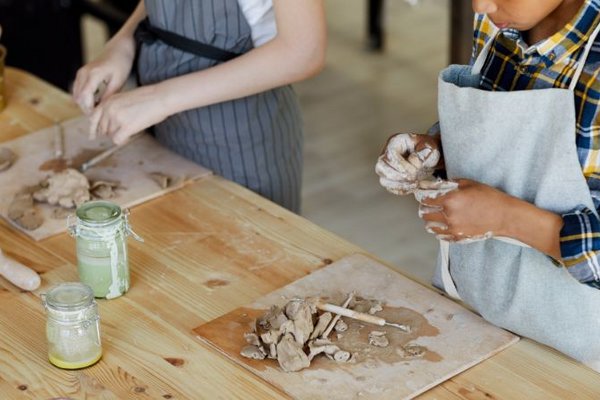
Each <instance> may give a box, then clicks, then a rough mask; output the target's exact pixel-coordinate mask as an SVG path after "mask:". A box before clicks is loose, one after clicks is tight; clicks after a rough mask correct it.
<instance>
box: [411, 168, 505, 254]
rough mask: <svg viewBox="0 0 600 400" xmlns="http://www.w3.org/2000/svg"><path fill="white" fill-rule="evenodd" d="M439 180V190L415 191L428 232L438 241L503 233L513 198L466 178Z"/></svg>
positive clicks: (462, 240)
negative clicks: (451, 180)
mask: <svg viewBox="0 0 600 400" xmlns="http://www.w3.org/2000/svg"><path fill="white" fill-rule="evenodd" d="M440 182H442V188H441V190H440V188H439V187H438V188H437V189H436V188H433V187H432V188H429V189H424V190H421V191H419V192H417V193H416V194H415V195H416V196H415V197H417V200H419V203H420V207H419V216H420V217H421V218H422V219H423V220H424V221H425V228H426V229H427V231H428V232H430V233H432V234H434V235H436V237H437V238H438V239H440V240H447V241H451V242H461V243H468V242H473V241H477V240H485V239H489V238H491V237H492V236H502V235H504V234H505V232H506V229H507V223H508V222H509V221H508V220H509V218H508V216H507V215H508V213H507V211H508V209H509V208H510V203H511V199H514V198H513V197H511V196H509V195H508V194H506V193H504V192H501V191H500V190H498V189H495V188H493V187H491V186H488V185H485V184H482V183H479V182H475V181H472V180H469V179H459V180H457V181H456V182H449V181H440ZM438 185H439V184H438ZM452 185H454V188H452V187H451V186H452Z"/></svg>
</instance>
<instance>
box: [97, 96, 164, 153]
mask: <svg viewBox="0 0 600 400" xmlns="http://www.w3.org/2000/svg"><path fill="white" fill-rule="evenodd" d="M164 98H165V96H163V94H162V93H161V92H160V89H159V88H158V85H148V86H142V87H139V88H136V89H133V90H131V91H128V92H124V93H117V94H115V95H113V96H111V97H109V98H108V99H106V100H104V101H102V102H101V103H100V104H99V105H98V106H97V107H96V108H95V109H94V112H93V113H92V115H91V117H90V137H91V138H92V139H93V138H95V137H96V135H107V136H109V137H110V138H111V139H112V140H113V142H114V143H115V144H117V145H118V144H123V143H125V142H126V141H127V139H129V137H130V136H132V135H134V134H136V133H138V132H140V131H142V130H144V129H146V128H148V127H150V126H152V125H155V124H157V123H159V122H161V121H163V120H164V119H165V118H167V117H168V116H169V113H168V112H167V111H166V110H167V107H166V106H165V104H164Z"/></svg>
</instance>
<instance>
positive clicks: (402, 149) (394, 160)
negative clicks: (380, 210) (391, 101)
mask: <svg viewBox="0 0 600 400" xmlns="http://www.w3.org/2000/svg"><path fill="white" fill-rule="evenodd" d="M440 158H441V157H440V145H439V136H438V137H434V136H428V135H415V134H410V133H398V134H396V135H394V136H392V137H390V138H389V139H388V141H387V143H386V145H385V147H384V149H383V152H382V154H381V155H380V156H379V158H378V159H377V164H376V165H375V172H377V175H379V177H380V179H379V183H380V184H381V185H382V186H383V187H385V188H386V189H387V190H388V191H390V192H391V193H394V194H398V195H404V194H409V193H413V192H414V191H415V190H416V189H417V187H418V184H419V181H420V180H422V179H426V178H430V177H431V174H432V173H433V170H434V169H435V168H436V166H437V165H438V163H439V162H440Z"/></svg>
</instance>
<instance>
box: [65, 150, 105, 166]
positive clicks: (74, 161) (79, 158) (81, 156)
mask: <svg viewBox="0 0 600 400" xmlns="http://www.w3.org/2000/svg"><path fill="white" fill-rule="evenodd" d="M103 151H104V149H83V150H81V151H80V152H79V153H78V154H76V155H75V156H74V157H71V159H70V165H71V167H72V168H75V169H79V167H81V165H82V164H83V163H84V162H86V161H88V160H90V159H92V158H94V157H96V156H97V155H98V154H100V153H102V152H103ZM100 164H102V163H100ZM100 164H98V165H100Z"/></svg>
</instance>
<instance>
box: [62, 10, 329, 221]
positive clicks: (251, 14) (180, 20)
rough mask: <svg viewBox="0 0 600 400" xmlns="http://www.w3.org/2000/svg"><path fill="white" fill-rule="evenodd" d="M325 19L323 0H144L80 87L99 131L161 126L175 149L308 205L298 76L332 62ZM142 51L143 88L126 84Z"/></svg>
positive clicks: (80, 98) (114, 133) (125, 133)
mask: <svg viewBox="0 0 600 400" xmlns="http://www.w3.org/2000/svg"><path fill="white" fill-rule="evenodd" d="M324 19H325V17H324V11H323V4H322V0H303V1H297V2H296V1H293V2H290V1H285V0H145V1H141V2H140V4H139V5H138V7H137V8H136V10H135V11H134V13H133V14H132V15H131V17H130V18H129V19H128V21H127V22H126V23H125V25H124V26H123V28H122V29H121V30H120V31H119V32H118V33H117V34H116V35H115V36H114V37H113V38H112V39H111V40H110V41H109V43H108V44H107V46H106V48H105V50H104V52H103V53H102V54H101V55H100V57H99V58H98V59H96V60H94V61H93V62H91V63H89V64H87V65H85V66H84V67H82V68H81V69H80V70H79V71H78V73H77V78H76V80H75V83H74V87H73V96H74V99H75V100H76V102H77V103H78V104H79V105H80V107H81V108H82V109H83V110H84V111H85V112H86V113H88V114H90V121H91V129H90V130H91V134H92V136H94V135H96V134H100V135H108V136H110V137H111V138H112V139H113V141H114V142H115V143H117V144H118V143H123V142H125V141H127V139H128V138H129V137H130V136H131V135H133V134H134V133H136V132H139V131H141V130H143V129H146V128H149V127H153V132H154V134H155V135H156V138H157V139H158V141H159V142H160V143H162V144H163V145H165V146H166V147H168V148H170V149H171V150H173V151H175V152H177V153H179V154H181V155H183V156H184V157H186V158H188V159H191V160H193V161H195V162H197V163H199V164H201V165H203V166H206V167H208V168H210V169H212V170H213V171H215V172H216V173H218V174H220V175H222V176H224V177H225V178H228V179H231V180H233V181H235V182H238V183H239V184H241V185H243V186H246V187H247V188H249V189H251V190H253V191H255V192H256V193H259V194H261V195H262V196H264V197H267V198H269V199H271V200H273V201H274V202H276V203H279V204H280V205H282V206H284V207H286V208H288V209H290V210H292V211H295V212H298V211H299V210H300V187H301V180H302V147H303V135H302V121H301V115H300V109H299V105H298V100H297V98H296V95H295V93H294V91H293V89H292V88H291V86H290V84H291V83H293V82H296V81H300V80H302V79H306V78H308V77H310V76H313V75H314V74H316V73H317V72H318V71H320V69H321V68H322V66H323V65H324V52H325V35H326V33H325V21H324ZM136 39H137V40H136ZM136 59H137V73H138V81H139V82H140V84H141V86H140V87H138V88H136V89H133V90H131V91H127V92H122V93H118V90H119V89H120V88H121V87H122V86H123V84H124V83H125V81H126V79H127V77H128V76H129V74H130V72H131V70H132V68H133V66H134V60H136ZM103 82H104V85H106V89H105V90H104V93H103V94H102V96H101V99H99V102H98V104H95V100H94V93H95V92H96V91H97V90H98V88H99V87H101V86H102V84H103Z"/></svg>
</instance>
